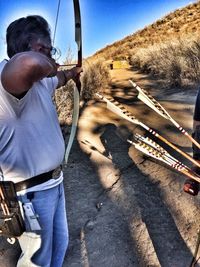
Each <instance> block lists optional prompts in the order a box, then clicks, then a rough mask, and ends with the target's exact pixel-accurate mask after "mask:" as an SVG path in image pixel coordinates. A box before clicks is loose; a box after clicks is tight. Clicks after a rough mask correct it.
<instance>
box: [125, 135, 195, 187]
mask: <svg viewBox="0 0 200 267" xmlns="http://www.w3.org/2000/svg"><path fill="white" fill-rule="evenodd" d="M134 137H135V139H136V141H137V143H136V142H133V141H131V140H127V142H129V143H130V144H132V145H134V146H135V148H136V149H137V150H139V151H140V152H142V153H144V154H145V155H147V156H149V157H152V158H154V159H156V160H159V161H161V162H163V163H165V164H166V165H168V166H170V167H171V168H173V169H175V170H176V171H178V172H181V173H183V174H184V175H185V176H187V177H190V178H192V179H193V180H195V181H197V182H200V176H198V175H197V174H196V173H194V172H193V171H192V170H191V169H190V168H188V167H187V166H186V165H184V164H183V163H181V162H180V161H178V160H177V159H175V158H174V157H173V156H171V155H170V154H169V153H168V152H167V151H166V150H165V149H164V148H163V147H161V146H160V145H158V144H157V143H156V142H154V141H152V140H151V139H150V138H148V137H146V138H145V137H143V136H141V135H139V134H135V135H134Z"/></svg>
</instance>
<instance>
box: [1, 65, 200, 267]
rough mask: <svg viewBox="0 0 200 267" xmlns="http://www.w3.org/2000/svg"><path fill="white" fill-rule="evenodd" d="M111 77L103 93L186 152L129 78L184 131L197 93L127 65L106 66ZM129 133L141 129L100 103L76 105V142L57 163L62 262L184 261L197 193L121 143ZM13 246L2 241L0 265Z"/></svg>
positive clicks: (80, 266) (111, 265)
mask: <svg viewBox="0 0 200 267" xmlns="http://www.w3.org/2000/svg"><path fill="white" fill-rule="evenodd" d="M111 75H112V88H111V89H110V90H107V91H106V94H107V95H112V96H113V97H114V98H115V99H116V100H117V101H119V102H120V103H122V104H123V105H124V106H125V107H126V108H127V109H128V110H129V111H131V112H132V113H133V114H134V116H136V118H138V119H139V120H140V121H142V122H144V123H145V124H147V125H148V126H150V127H151V128H154V129H156V131H158V132H159V133H160V134H162V135H163V136H164V137H165V138H167V139H168V140H169V141H171V142H173V143H174V144H176V145H177V146H178V147H179V148H181V149H182V150H184V151H185V152H188V153H190V154H191V143H190V142H189V141H188V140H187V139H186V138H185V137H184V136H183V135H181V134H180V133H179V132H178V130H177V129H176V128H175V127H174V126H173V125H172V124H171V123H170V122H169V121H166V120H165V119H164V118H161V117H159V116H158V115H157V114H156V113H155V112H153V111H152V110H150V109H149V108H148V107H146V106H145V105H144V104H143V103H142V102H141V101H139V100H138V99H137V97H136V96H137V92H136V91H135V89H133V88H132V87H131V85H130V84H129V82H128V80H129V79H130V78H132V79H133V80H134V81H135V82H137V83H138V85H140V86H141V87H142V88H144V89H146V90H148V91H149V92H150V93H151V94H152V95H153V96H154V97H155V98H156V99H158V100H159V101H160V103H161V104H162V105H163V106H164V107H165V108H166V109H167V110H168V112H169V113H170V114H171V115H172V116H173V117H174V118H176V120H177V121H178V122H179V123H180V124H181V125H182V126H183V127H184V128H185V129H186V130H188V131H189V132H190V133H191V129H192V114H193V108H194V102H195V94H196V92H191V91H185V92H184V93H183V92H181V91H177V90H174V91H173V90H171V91H168V90H163V89H162V90H161V89H159V88H160V87H159V84H158V83H156V82H155V81H153V80H151V79H149V78H148V77H146V76H145V75H141V74H139V73H137V72H133V71H131V70H112V71H111ZM133 133H142V134H145V133H144V131H143V130H142V129H141V128H139V127H136V125H133V124H131V123H130V122H127V121H125V120H123V119H120V118H119V117H118V116H117V115H115V114H114V113H112V112H111V111H109V110H107V109H106V105H105V103H103V102H101V101H94V100H93V101H90V102H89V103H87V105H86V106H84V107H83V108H82V110H81V115H80V119H79V125H78V132H77V141H75V143H74V145H73V148H72V152H71V155H70V158H69V163H68V166H67V167H66V168H65V169H64V175H65V182H64V183H65V190H66V203H67V214H68V221H69V232H70V243H69V249H68V252H67V255H66V258H65V262H64V265H63V267H148V266H149V267H150V266H151V267H159V266H161V267H189V266H190V263H191V260H192V257H193V254H194V251H195V246H196V243H197V232H198V230H199V229H200V215H199V204H200V197H199V196H198V197H191V196H189V195H188V194H186V193H184V192H183V191H182V186H183V183H184V180H185V177H184V176H183V175H182V174H179V173H176V172H174V171H173V170H171V169H169V168H166V167H165V166H164V165H160V164H158V163H156V162H155V161H152V160H151V159H150V158H147V157H144V156H143V155H142V154H141V153H140V152H138V151H137V150H136V149H135V148H134V147H133V146H131V145H130V144H129V143H127V142H126V139H127V138H131V137H132V135H133ZM169 152H170V153H171V154H173V156H175V157H177V158H178V159H179V160H181V161H183V162H184V163H185V164H187V165H188V166H191V164H190V163H189V162H188V161H186V160H184V159H183V157H182V156H180V155H178V154H177V153H174V151H172V150H170V149H169ZM19 252H20V250H19V247H18V244H15V245H14V246H11V245H9V244H8V243H7V242H5V240H1V242H0V267H14V266H16V259H17V256H18V255H19ZM199 257H200V251H199V253H198V257H197V259H198V258H199ZM195 266H196V267H197V266H200V260H199V261H198V262H197V263H196V265H195ZM27 267H28V266H27Z"/></svg>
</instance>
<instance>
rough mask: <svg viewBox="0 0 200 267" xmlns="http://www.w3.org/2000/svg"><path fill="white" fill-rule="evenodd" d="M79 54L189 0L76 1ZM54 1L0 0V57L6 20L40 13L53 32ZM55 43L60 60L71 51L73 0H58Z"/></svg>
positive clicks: (130, 32)
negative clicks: (78, 5)
mask: <svg viewBox="0 0 200 267" xmlns="http://www.w3.org/2000/svg"><path fill="white" fill-rule="evenodd" d="M79 1H80V6H81V16H82V36H83V57H85V58H86V57H88V56H90V55H92V54H94V53H95V52H96V51H97V50H99V49H101V48H103V47H105V46H106V45H108V44H111V43H113V42H115V41H117V40H120V39H122V38H123V37H125V36H127V35H129V34H132V33H134V32H135V31H137V30H138V29H142V28H143V27H145V26H147V25H149V24H151V23H153V22H154V21H156V20H157V19H159V18H161V17H163V16H165V15H167V14H168V13H170V12H172V11H174V10H175V9H177V8H181V7H184V6H186V5H188V4H191V3H194V2H195V1H191V0H79ZM57 5H58V0H6V1H3V0H0V25H1V27H0V57H1V58H2V57H6V46H5V32H6V28H7V26H8V25H9V23H10V22H12V21H13V20H15V19H17V18H19V17H23V16H27V15H30V14H38V15H42V16H43V17H44V18H46V19H47V20H48V22H49V24H50V26H51V29H52V32H53V31H54V25H55V19H56V10H57ZM54 45H55V46H57V47H59V48H60V50H61V52H62V58H61V61H60V63H62V60H63V59H64V58H65V57H66V51H67V49H68V48H69V47H70V48H71V50H72V51H74V52H73V53H74V54H75V53H76V52H75V50H76V44H75V43H74V16H73V1H72V0H61V5H60V13H59V19H58V25H57V30H56V39H55V44H54Z"/></svg>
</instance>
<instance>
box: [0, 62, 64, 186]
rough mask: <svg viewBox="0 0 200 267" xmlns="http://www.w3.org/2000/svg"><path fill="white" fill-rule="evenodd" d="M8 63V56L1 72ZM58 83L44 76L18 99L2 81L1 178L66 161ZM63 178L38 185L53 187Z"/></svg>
mask: <svg viewBox="0 0 200 267" xmlns="http://www.w3.org/2000/svg"><path fill="white" fill-rule="evenodd" d="M5 64H6V60H4V61H2V62H1V63H0V75H1V72H2V69H3V67H4V65H5ZM57 84H58V79H57V77H53V78H44V79H42V80H41V81H39V82H36V83H34V84H33V86H32V88H31V89H30V90H29V91H28V92H27V93H26V95H25V96H24V97H23V98H21V99H17V98H16V97H14V96H13V95H11V94H10V93H8V92H7V91H6V90H5V89H4V88H3V86H2V84H1V81H0V179H1V180H5V181H13V182H15V183H16V182H20V181H23V180H26V179H28V178H31V177H33V176H36V175H38V174H41V173H45V172H48V171H50V170H53V169H54V168H56V167H57V166H59V165H60V164H61V163H62V160H63V157H64V151H65V145H64V140H63V136H62V132H61V129H60V125H59V121H58V116H57V113H56V109H55V106H54V104H53V102H52V95H53V93H54V91H55V89H56V87H57ZM62 178H63V177H62V175H61V177H60V179H56V180H54V179H51V180H49V181H48V182H46V183H43V184H42V185H38V186H35V187H34V188H36V189H37V190H43V189H47V188H50V187H52V186H53V185H55V184H58V182H60V181H61V180H62ZM29 191H30V190H29ZM31 191H32V190H31Z"/></svg>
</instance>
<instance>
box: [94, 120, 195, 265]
mask: <svg viewBox="0 0 200 267" xmlns="http://www.w3.org/2000/svg"><path fill="white" fill-rule="evenodd" d="M96 131H97V132H98V131H99V133H101V136H100V139H101V142H102V144H103V146H104V148H105V153H106V154H107V155H109V156H110V157H111V158H112V162H113V164H114V166H115V168H117V169H118V170H119V171H120V172H121V174H122V175H121V183H122V184H123V190H124V194H127V196H128V199H130V204H131V205H132V206H133V207H134V206H136V207H138V208H139V210H140V214H141V219H142V221H143V222H144V224H145V225H146V228H147V231H148V234H149V237H150V239H151V242H152V244H153V247H154V250H155V252H156V255H157V258H158V260H159V262H160V265H161V266H162V267H171V266H173V267H182V266H187V262H188V265H189V263H190V261H191V258H192V254H191V252H190V250H189V248H188V247H187V245H186V243H185V241H184V240H183V238H182V237H181V235H180V232H179V230H178V228H177V226H176V223H175V221H174V219H173V217H172V215H171V213H170V211H169V209H168V207H167V206H166V205H165V203H164V200H163V199H162V196H161V189H160V188H159V187H158V185H157V184H156V183H154V182H152V181H151V180H150V179H149V177H148V176H145V175H143V174H142V173H141V172H140V170H139V169H138V168H137V166H136V165H135V164H134V162H133V160H132V159H131V158H130V157H129V154H128V151H129V147H130V144H128V143H127V142H126V139H127V138H128V137H129V135H130V132H129V131H128V128H127V127H123V129H122V131H121V133H119V128H117V127H116V126H115V125H114V124H111V123H109V124H106V125H103V126H101V127H99V128H98V129H96ZM120 135H121V136H123V139H124V140H122V138H121V137H120ZM130 168H131V170H130ZM131 191H132V192H134V193H131V194H130V192H131ZM131 196H132V199H131ZM135 202H137V203H135ZM125 209H126V208H125ZM127 212H128V211H127ZM132 212H134V211H132ZM125 214H126V215H128V216H130V214H128V213H126V212H125ZM132 216H134V214H132Z"/></svg>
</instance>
